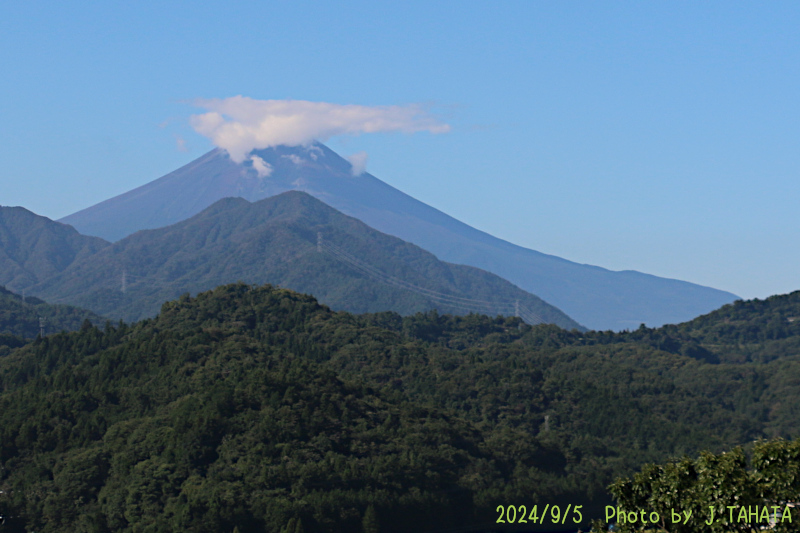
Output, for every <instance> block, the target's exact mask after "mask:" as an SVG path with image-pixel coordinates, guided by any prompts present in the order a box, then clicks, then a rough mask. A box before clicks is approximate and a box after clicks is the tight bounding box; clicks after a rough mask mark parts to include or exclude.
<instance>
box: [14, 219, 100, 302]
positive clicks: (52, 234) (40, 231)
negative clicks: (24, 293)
mask: <svg viewBox="0 0 800 533" xmlns="http://www.w3.org/2000/svg"><path fill="white" fill-rule="evenodd" d="M108 244H109V243H108V242H106V241H104V240H103V239H101V238H99V237H87V236H86V235H81V234H80V233H78V232H77V231H75V228H73V227H72V226H67V225H66V224H61V223H60V222H53V221H52V220H50V219H49V218H46V217H43V216H39V215H36V214H34V213H31V212H30V211H28V210H27V209H24V208H22V207H5V206H0V285H3V286H5V287H8V288H9V289H11V290H14V291H16V292H20V291H21V290H22V289H24V288H26V287H30V286H31V285H34V284H36V283H38V282H40V281H43V280H45V279H48V278H50V277H52V276H54V275H56V274H58V273H60V272H63V271H64V269H66V268H67V267H69V266H70V265H71V264H72V263H74V262H75V261H80V260H81V259H83V258H85V257H88V256H90V255H93V254H94V253H95V252H97V251H98V250H101V249H103V248H105V247H106V246H108Z"/></svg>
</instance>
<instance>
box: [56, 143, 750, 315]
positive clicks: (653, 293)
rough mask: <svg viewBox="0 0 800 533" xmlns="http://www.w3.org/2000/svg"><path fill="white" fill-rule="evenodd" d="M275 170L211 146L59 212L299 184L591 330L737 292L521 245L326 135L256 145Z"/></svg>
mask: <svg viewBox="0 0 800 533" xmlns="http://www.w3.org/2000/svg"><path fill="white" fill-rule="evenodd" d="M255 153H256V154H257V155H258V156H259V157H261V158H262V159H263V160H264V161H265V162H266V163H267V164H269V165H270V167H271V169H272V171H271V173H270V175H269V176H266V177H259V176H258V173H257V172H256V170H255V169H254V168H252V165H251V164H250V163H249V162H246V163H244V164H242V165H239V164H236V163H234V162H233V161H231V160H230V158H228V156H227V154H226V152H224V151H222V150H213V151H211V152H209V153H207V154H206V155H204V156H202V157H200V158H199V159H197V160H195V161H193V162H191V163H189V164H188V165H186V166H184V167H182V168H180V169H178V170H176V171H174V172H172V173H170V174H167V175H166V176H164V177H162V178H159V179H157V180H155V181H153V182H150V183H148V184H146V185H143V186H142V187H139V188H137V189H134V190H132V191H129V192H127V193H125V194H122V195H120V196H117V197H115V198H111V199H109V200H106V201H105V202H102V203H100V204H97V205H95V206H92V207H89V208H87V209H84V210H83V211H79V212H77V213H74V214H72V215H70V216H68V217H66V218H64V219H62V220H61V221H62V222H64V223H67V224H71V225H73V226H75V227H76V228H77V229H78V230H79V231H81V232H83V233H85V234H88V235H97V236H100V237H103V238H105V239H109V240H118V239H120V238H122V237H124V236H126V235H130V234H131V233H133V232H135V231H137V230H140V229H148V228H158V227H162V226H166V225H168V224H174V223H175V222H179V221H181V220H185V219H186V218H188V217H190V216H192V215H194V214H197V213H199V212H200V211H202V210H203V209H205V208H206V207H208V206H209V205H211V204H212V203H214V202H215V201H217V200H219V199H221V198H223V197H226V196H239V197H242V198H245V199H247V200H249V201H257V200H260V199H263V198H267V197H269V196H273V195H276V194H279V193H282V192H285V191H288V190H301V191H305V192H308V193H309V194H311V195H312V196H315V197H316V198H318V199H320V200H322V201H323V202H325V203H326V204H328V205H330V206H332V207H334V208H335V209H338V210H340V211H342V212H343V213H345V214H347V215H350V216H353V217H355V218H358V219H359V220H361V221H363V222H365V223H366V224H368V225H369V226H371V227H373V228H375V229H377V230H379V231H382V232H384V233H388V234H390V235H394V236H396V237H399V238H401V239H403V240H405V241H408V242H411V243H414V244H416V245H418V246H420V247H422V248H424V249H426V250H428V251H430V252H432V253H433V254H435V255H436V256H437V257H438V258H439V259H441V260H443V261H448V262H451V263H458V264H466V265H471V266H475V267H478V268H482V269H485V270H488V271H490V272H493V273H495V274H497V275H499V276H501V277H503V278H505V279H508V280H509V281H511V282H512V283H514V284H515V285H517V286H519V287H521V288H522V289H524V290H526V291H528V292H531V293H533V294H536V295H538V296H540V297H541V298H543V299H544V300H545V301H548V302H550V303H552V304H553V305H555V306H557V307H558V308H560V309H562V310H564V311H565V312H566V313H567V314H569V315H570V316H572V317H574V318H575V319H576V320H578V321H579V322H580V323H582V324H584V325H586V326H588V327H590V328H594V329H614V330H622V329H633V328H635V327H638V325H639V324H642V323H644V324H647V325H649V326H659V325H662V324H667V323H678V322H683V321H686V320H690V319H692V318H694V317H696V316H698V315H701V314H704V313H708V312H710V311H712V310H713V309H716V308H718V307H720V306H722V305H724V304H726V303H730V302H732V301H734V300H736V299H737V297H736V296H735V295H734V294H731V293H729V292H724V291H720V290H716V289H712V288H709V287H703V286H700V285H696V284H693V283H688V282H684V281H678V280H673V279H666V278H659V277H657V276H651V275H648V274H643V273H641V272H636V271H621V272H614V271H610V270H606V269H604V268H600V267H597V266H592V265H583V264H578V263H573V262H571V261H568V260H566V259H562V258H560V257H555V256H552V255H547V254H543V253H540V252H537V251H535V250H530V249H526V248H522V247H520V246H516V245H514V244H511V243H509V242H507V241H503V240H501V239H498V238H496V237H493V236H491V235H489V234H487V233H484V232H482V231H479V230H477V229H475V228H472V227H470V226H468V225H466V224H464V223H462V222H460V221H458V220H456V219H454V218H452V217H450V216H448V215H446V214H445V213H442V212H441V211H438V210H437V209H435V208H433V207H430V206H428V205H426V204H424V203H422V202H420V201H418V200H415V199H414V198H412V197H410V196H408V195H406V194H404V193H402V192H401V191H399V190H397V189H395V188H393V187H391V186H390V185H387V184H386V183H384V182H382V181H380V180H379V179H377V178H375V177H374V176H372V175H370V174H366V173H364V174H361V175H359V176H353V174H352V166H351V165H350V163H348V162H347V161H346V160H345V159H343V158H341V157H340V156H339V155H337V154H336V153H334V152H333V151H331V150H330V149H328V148H327V147H326V146H324V145H322V144H319V143H317V144H314V145H311V146H308V147H286V146H279V147H275V148H269V149H266V150H258V151H256V152H255Z"/></svg>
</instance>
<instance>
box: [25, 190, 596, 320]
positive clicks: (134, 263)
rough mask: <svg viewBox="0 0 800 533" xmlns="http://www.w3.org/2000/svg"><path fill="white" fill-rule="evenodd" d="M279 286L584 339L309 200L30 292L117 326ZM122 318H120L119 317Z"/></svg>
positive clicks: (153, 233) (210, 220) (541, 308)
mask: <svg viewBox="0 0 800 533" xmlns="http://www.w3.org/2000/svg"><path fill="white" fill-rule="evenodd" d="M237 280H239V281H244V282H247V283H254V284H258V285H260V284H264V283H271V284H278V285H281V286H284V287H288V288H291V289H293V290H297V291H300V292H307V293H310V294H314V295H315V296H316V297H317V298H319V299H320V301H322V302H325V303H326V304H328V305H331V306H332V307H334V308H336V309H340V310H347V311H351V312H356V313H364V312H377V311H386V310H394V311H396V312H399V313H401V314H413V313H415V312H420V311H426V310H429V309H434V308H436V309H438V310H439V311H440V312H443V313H448V312H454V313H457V314H461V313H463V312H486V313H489V314H505V315H511V314H515V315H516V314H519V315H520V316H523V317H525V318H526V320H527V321H528V322H532V323H536V322H551V323H556V324H558V325H560V326H562V327H565V328H567V329H571V328H578V329H582V327H581V326H580V324H579V323H577V322H576V321H574V320H573V319H571V318H570V317H568V316H567V315H566V314H564V313H563V312H562V311H560V310H558V309H557V308H555V307H553V306H551V305H549V304H548V303H546V302H544V301H542V300H541V299H540V298H538V297H537V296H534V295H531V294H529V293H526V292H524V291H522V290H521V289H519V288H518V287H515V286H514V285H513V284H511V283H510V282H508V281H506V280H503V279H501V278H499V277H498V276H496V275H495V274H491V273H488V272H485V271H482V270H479V269H476V268H474V267H468V266H463V265H452V264H448V263H444V262H442V261H440V260H438V259H437V258H436V257H435V256H434V255H433V254H431V253H430V252H427V251H424V250H422V249H420V248H419V247H417V246H415V245H413V244H409V243H406V242H404V241H402V240H401V239H398V238H397V237H393V236H389V235H385V234H383V233H381V232H379V231H377V230H375V229H373V228H370V227H369V226H367V225H366V224H364V223H363V222H361V221H359V220H357V219H355V218H353V217H349V216H347V215H344V214H342V213H340V212H339V211H337V210H335V209H334V208H332V207H330V206H328V205H327V204H325V203H323V202H321V201H319V200H317V199H316V198H314V197H313V196H311V195H309V194H307V193H304V192H300V191H288V192H286V193H282V194H279V195H277V196H272V197H269V198H266V199H264V200H260V201H258V202H255V203H250V202H248V201H247V200H245V199H242V198H224V199H222V200H219V201H218V202H216V203H215V204H213V205H212V206H210V207H208V208H207V209H206V210H204V211H202V212H200V213H198V214H197V215H195V216H193V217H192V218H190V219H187V220H184V221H182V222H179V223H177V224H173V225H171V226H167V227H164V228H158V229H152V230H141V231H139V232H136V233H134V234H132V235H130V236H128V237H126V238H124V239H122V240H120V241H117V242H116V243H114V244H112V245H110V246H108V247H106V248H105V249H103V250H101V251H100V252H98V254H96V255H94V256H92V257H91V258H88V259H87V260H84V261H82V262H78V263H75V264H74V265H71V266H70V268H68V269H66V270H65V271H64V272H63V273H61V274H59V275H58V276H54V277H52V278H50V279H48V280H46V281H44V282H42V283H40V284H38V285H36V286H34V287H31V291H33V292H34V293H36V294H38V295H40V296H41V297H43V298H45V299H47V300H49V301H55V302H58V301H68V302H69V303H72V304H74V305H79V306H81V307H86V308H89V309H92V310H94V311H95V312H97V313H100V314H103V315H105V316H109V317H113V318H115V319H116V318H122V319H124V320H137V319H140V318H143V317H145V316H152V315H154V314H155V313H156V312H157V311H158V309H159V308H160V306H161V304H162V302H164V301H165V300H169V299H172V298H176V297H178V296H180V294H181V293H183V292H191V293H197V292H200V291H203V290H209V289H212V288H214V287H216V286H218V285H222V284H225V283H230V282H233V281H237ZM120 313H122V314H120Z"/></svg>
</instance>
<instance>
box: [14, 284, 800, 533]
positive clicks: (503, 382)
mask: <svg viewBox="0 0 800 533" xmlns="http://www.w3.org/2000/svg"><path fill="white" fill-rule="evenodd" d="M681 327H683V326H681ZM692 331H693V330H692V329H691V328H689V327H687V328H686V329H685V330H683V329H680V328H676V327H674V326H670V327H666V328H660V329H658V330H653V329H648V328H640V329H638V330H635V331H632V332H623V333H611V332H579V331H565V330H563V329H560V328H558V327H555V326H536V327H531V326H527V325H524V324H521V323H520V321H519V320H518V319H515V318H504V317H497V318H489V317H486V316H481V315H467V316H449V315H441V314H439V313H436V312H428V313H420V314H414V315H411V316H406V317H402V316H400V315H398V314H394V313H386V312H384V313H378V314H373V315H364V316H354V315H351V314H348V313H344V312H333V311H331V310H330V309H329V308H327V307H324V306H322V305H320V304H318V303H317V302H316V300H314V299H313V298H311V297H309V296H303V295H299V294H297V293H294V292H292V291H289V290H286V289H278V288H273V287H269V286H267V287H261V288H253V287H250V286H247V285H244V284H236V285H229V286H223V287H219V288H217V289H215V290H214V291H211V292H208V293H202V294H200V295H198V296H197V297H196V298H192V297H190V296H189V295H184V296H183V297H181V298H180V299H178V300H175V301H172V302H168V303H166V304H164V305H163V306H162V309H161V313H160V314H159V315H158V316H157V317H156V318H154V319H148V320H144V321H142V322H139V323H137V324H134V325H131V326H128V325H126V324H119V325H118V326H112V325H110V324H109V325H106V326H105V327H104V328H103V329H99V328H96V327H94V326H93V325H92V324H91V323H85V324H84V325H83V326H82V327H80V329H79V331H77V332H74V333H60V334H56V335H51V336H48V337H46V338H44V339H38V340H36V341H34V342H31V343H29V344H27V345H25V346H22V347H17V348H10V347H9V352H8V354H7V355H6V356H5V357H3V358H0V490H2V491H3V492H2V495H3V496H2V498H0V512H2V513H3V515H4V516H12V517H15V518H14V519H13V520H9V521H7V525H6V526H5V527H6V528H7V529H8V530H12V529H10V528H13V527H17V528H23V529H24V528H27V529H28V530H35V531H41V532H49V531H93V530H95V531H115V532H117V531H120V532H126V531H130V532H133V531H209V532H210V531H233V530H234V528H238V529H239V530H240V531H242V532H244V531H274V532H283V531H297V530H302V531H305V532H307V533H314V532H323V531H353V532H361V531H369V530H375V528H380V531H383V532H386V531H390V532H391V531H436V530H443V529H448V528H459V527H463V528H464V529H467V530H469V529H470V528H472V529H476V530H477V529H481V528H482V529H489V528H491V527H494V525H495V521H496V519H497V514H496V512H495V509H496V507H497V505H506V506H507V505H510V504H515V505H518V504H521V503H524V504H527V505H533V504H536V503H539V504H545V503H550V504H563V505H562V508H564V507H565V506H566V505H567V504H582V505H585V506H586V507H585V509H588V508H590V507H591V506H598V505H599V506H600V509H602V505H603V504H605V503H610V501H609V499H608V497H607V496H606V493H605V487H606V486H607V485H608V484H609V483H611V482H612V480H613V479H615V478H618V477H620V476H629V475H631V473H632V472H634V471H635V470H636V469H638V468H640V467H641V465H642V464H646V463H658V462H663V461H665V460H667V459H668V458H670V457H676V456H681V455H696V454H698V453H700V451H701V450H711V453H708V454H705V455H703V456H701V458H700V459H698V460H697V461H689V460H684V461H683V462H677V463H674V464H673V463H670V464H668V465H666V466H663V467H648V468H651V469H650V470H647V471H648V472H649V475H651V476H654V479H663V480H666V481H664V483H673V485H676V484H677V485H679V486H685V487H690V486H694V485H691V483H693V482H694V481H692V480H693V479H695V478H697V479H702V480H706V481H704V483H706V484H707V485H708V486H712V485H713V484H714V483H717V484H719V483H723V484H726V485H725V486H729V485H730V486H735V484H736V483H740V482H741V483H744V481H743V480H746V479H750V480H751V481H752V483H751V485H752V487H751V489H752V490H751V489H748V490H751V493H753V494H756V497H757V498H761V499H764V498H767V497H768V496H766V495H764V494H760V493H757V491H758V490H761V489H758V487H759V486H760V485H761V484H762V483H761V481H759V480H761V479H762V478H763V480H766V483H767V484H771V485H770V486H774V487H783V489H781V490H784V493H783V494H784V495H785V497H787V498H788V497H790V494H791V490H793V487H795V486H796V480H797V475H798V474H797V469H796V468H795V467H791V468H789V467H788V466H787V465H788V464H789V463H790V462H791V461H793V460H795V459H796V457H797V449H796V445H795V444H792V445H791V446H795V447H791V446H789V447H786V448H780V449H777V448H775V449H770V450H772V451H771V452H770V453H767V452H766V451H764V452H762V451H761V448H756V449H755V450H754V451H753V460H752V462H751V466H750V469H749V470H748V468H747V465H746V463H745V462H743V459H742V458H743V457H744V455H741V454H740V452H730V453H729V454H726V455H724V456H716V455H714V453H718V452H720V451H721V450H725V449H730V448H732V447H734V446H736V445H740V444H744V443H747V442H750V441H752V440H754V439H758V438H764V437H776V436H796V435H798V434H800V427H798V424H799V422H798V420H797V417H796V414H795V408H794V406H796V405H797V394H798V393H797V383H798V379H800V367H799V366H798V363H800V361H798V354H794V355H786V356H781V357H776V358H769V357H767V358H765V360H764V361H744V362H727V361H726V359H725V357H723V356H722V355H721V356H720V357H719V361H718V362H716V363H713V364H712V363H710V362H709V360H708V358H697V357H693V356H691V355H687V353H684V352H688V351H689V350H688V349H687V348H686V346H698V347H700V348H704V349H709V350H711V348H705V346H706V345H705V344H703V343H704V342H705V341H704V339H703V338H700V337H695V336H693V334H692ZM791 338H792V337H786V338H785V339H784V340H786V341H788V340H791ZM714 350H718V352H714V353H720V354H722V352H723V351H724V350H723V347H722V345H721V344H720V345H719V346H716V347H714ZM723 355H724V354H723ZM764 450H767V448H764ZM737 454H739V455H737ZM720 457H721V458H720ZM793 458H794V459H793ZM670 465H672V466H670ZM754 468H755V470H757V473H758V474H757V475H758V476H762V477H761V478H759V477H757V476H756V477H753V476H754V475H755V474H752V475H751V474H750V473H748V472H750V471H751V470H753V469H754ZM698 472H700V473H698ZM704 472H705V473H704ZM701 474H702V475H701ZM692 476H694V477H692ZM703 476H705V477H703ZM748 483H749V482H748ZM681 484H683V485H681ZM670 486H672V485H670ZM748 486H750V485H748ZM686 490H689V489H688V488H687V489H686ZM631 491H632V492H631V494H632V496H630V497H631V498H643V497H645V496H647V494H649V493H648V492H647V491H646V490H639V489H636V490H633V489H631ZM637 491H638V492H637ZM692 491H694V492H692ZM626 494H627V493H626ZM682 494H683V493H681V494H677V495H675V494H673V497H674V498H678V499H677V500H674V502H675V505H678V504H680V505H687V506H688V505H690V503H691V502H690V501H683V500H680V498H682V497H684V496H683V495H682ZM686 494H694V496H693V497H694V498H695V499H696V501H697V502H700V501H702V502H706V501H708V498H712V499H713V498H718V500H719V501H720V502H724V501H727V500H725V498H730V497H734V496H735V495H734V494H733V493H731V492H725V491H722V492H720V493H719V494H716V493H715V494H711V495H708V494H705V493H703V492H702V491H700V490H699V489H697V490H695V489H691V490H689V492H686ZM748 494H749V493H748ZM759 494H760V495H759ZM615 496H616V497H618V498H619V496H618V495H617V494H615ZM703 498H706V499H705V500H704V499H703ZM632 501H634V500H632ZM635 501H637V502H638V500H635ZM693 501H694V500H693ZM759 501H761V500H759ZM662 503H663V502H662ZM664 505H666V503H664ZM688 508H689V507H687V509H688ZM696 508H697V509H700V508H703V506H702V505H700V504H697V505H696ZM370 509H372V510H370ZM693 509H694V508H693ZM705 509H707V507H705ZM698 512H699V511H698ZM586 516H587V518H588V517H589V516H590V515H589V513H588V512H587V513H586ZM92 528H94V529H92Z"/></svg>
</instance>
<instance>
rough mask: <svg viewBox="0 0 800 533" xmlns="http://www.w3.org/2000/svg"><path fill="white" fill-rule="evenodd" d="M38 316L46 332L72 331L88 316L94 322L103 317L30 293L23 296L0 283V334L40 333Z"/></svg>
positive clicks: (31, 335)
mask: <svg viewBox="0 0 800 533" xmlns="http://www.w3.org/2000/svg"><path fill="white" fill-rule="evenodd" d="M40 319H43V320H44V330H45V335H48V334H51V333H57V332H59V331H62V330H66V331H75V330H77V329H79V328H80V327H81V324H83V322H84V320H87V319H88V320H89V321H91V322H93V323H95V324H101V323H102V322H103V321H104V319H103V318H102V317H100V316H98V315H96V314H94V313H92V312H91V311H87V310H86V309H80V308H77V307H72V306H69V305H50V304H48V303H46V302H44V301H42V300H40V299H39V298H35V297H33V296H27V297H26V298H25V299H24V300H23V299H22V296H21V295H19V294H15V293H13V292H11V291H9V290H8V289H6V288H5V287H3V286H0V335H3V334H6V335H13V336H17V337H21V338H24V339H33V338H35V337H36V336H37V335H39V333H40V325H41V322H40Z"/></svg>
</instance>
